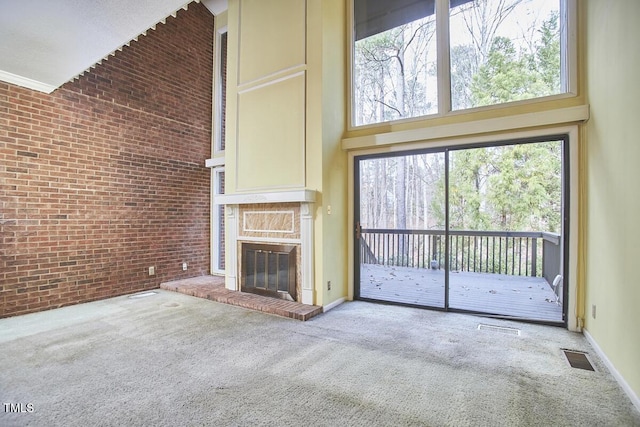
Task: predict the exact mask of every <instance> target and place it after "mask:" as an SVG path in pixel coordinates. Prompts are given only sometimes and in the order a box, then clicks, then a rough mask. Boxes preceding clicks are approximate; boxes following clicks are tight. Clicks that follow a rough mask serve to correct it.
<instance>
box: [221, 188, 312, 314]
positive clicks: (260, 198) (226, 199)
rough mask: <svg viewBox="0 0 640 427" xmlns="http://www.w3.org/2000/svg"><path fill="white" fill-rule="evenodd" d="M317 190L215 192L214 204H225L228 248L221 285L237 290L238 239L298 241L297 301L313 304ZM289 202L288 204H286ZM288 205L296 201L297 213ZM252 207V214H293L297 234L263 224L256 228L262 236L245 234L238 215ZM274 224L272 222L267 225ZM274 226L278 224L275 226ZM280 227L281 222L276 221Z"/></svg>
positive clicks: (241, 240)
mask: <svg viewBox="0 0 640 427" xmlns="http://www.w3.org/2000/svg"><path fill="white" fill-rule="evenodd" d="M316 196H317V191H315V190H304V189H303V190H289V191H277V192H262V193H234V194H219V195H215V196H214V198H213V200H214V204H215V205H223V206H225V216H226V219H225V221H226V233H225V239H226V241H227V245H228V246H227V247H228V251H227V252H226V257H227V258H226V266H227V267H226V275H225V285H226V287H227V289H230V290H234V291H238V290H240V277H239V275H238V272H239V271H241V268H242V266H241V265H240V264H239V263H240V262H241V261H240V260H239V259H238V253H239V251H240V244H241V243H242V242H254V243H255V242H265V243H272V244H273V243H275V244H298V245H300V250H301V253H300V265H299V267H300V285H301V287H300V291H301V295H300V301H299V302H302V303H303V304H309V305H313V304H314V302H315V301H314V299H315V298H314V269H313V263H314V238H313V237H314V236H313V225H314V214H315V203H316ZM287 204H289V207H287ZM290 204H296V205H297V207H296V208H295V209H297V212H298V214H297V215H296V214H295V213H293V212H289V210H290V209H291V208H290ZM252 209H255V214H256V215H259V214H269V213H270V212H271V213H275V214H277V215H285V216H286V215H292V218H294V217H296V216H297V220H296V222H297V226H294V227H293V228H297V229H298V231H297V235H294V236H292V237H290V236H288V235H287V234H288V233H290V232H293V231H294V230H290V231H289V230H283V229H281V228H276V229H273V230H271V229H269V227H268V226H267V225H265V226H264V227H259V230H249V231H252V232H253V231H258V232H259V233H265V234H262V235H257V236H256V235H255V234H246V233H245V231H246V230H245V231H243V228H244V220H245V217H244V216H243V218H240V213H241V212H245V215H246V212H247V211H248V210H249V211H251V210H252ZM271 225H276V224H271ZM276 227H278V226H277V225H276ZM280 227H281V224H280Z"/></svg>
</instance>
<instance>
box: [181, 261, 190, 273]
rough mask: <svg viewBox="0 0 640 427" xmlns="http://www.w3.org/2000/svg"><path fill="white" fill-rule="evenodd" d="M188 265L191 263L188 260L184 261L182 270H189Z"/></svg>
mask: <svg viewBox="0 0 640 427" xmlns="http://www.w3.org/2000/svg"><path fill="white" fill-rule="evenodd" d="M188 267H189V265H188V264H187V263H186V262H183V263H182V271H187V268H188Z"/></svg>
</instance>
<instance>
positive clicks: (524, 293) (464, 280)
mask: <svg viewBox="0 0 640 427" xmlns="http://www.w3.org/2000/svg"><path fill="white" fill-rule="evenodd" d="M360 277H361V280H360V297H361V298H367V299H373V300H380V301H389V302H397V303H403V304H413V305H421V306H429V307H439V308H444V271H443V270H427V269H422V268H420V269H418V268H408V267H387V266H381V265H374V264H363V265H361V274H360ZM449 308H451V309H459V310H469V311H476V312H482V313H487V314H494V315H501V316H510V317H517V318H522V319H527V320H538V321H546V322H562V305H561V304H557V303H556V296H555V294H554V293H553V290H552V289H551V287H550V286H549V285H548V284H547V282H546V280H545V279H543V278H539V277H522V276H508V275H504V274H488V273H469V272H451V273H450V274H449Z"/></svg>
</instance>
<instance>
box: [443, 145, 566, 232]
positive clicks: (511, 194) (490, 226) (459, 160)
mask: <svg viewBox="0 0 640 427" xmlns="http://www.w3.org/2000/svg"><path fill="white" fill-rule="evenodd" d="M561 177H562V142H561V141H550V142H543V143H532V144H515V145H506V146H499V147H487V148H476V149H466V150H460V151H452V152H451V153H450V168H449V221H450V227H451V228H452V229H454V230H455V229H457V230H501V231H548V232H558V231H559V230H560V222H561V200H562V186H561V183H562V178H561ZM437 185H438V189H437V191H436V196H435V197H434V199H433V200H432V206H431V207H432V209H433V211H434V212H435V215H436V217H437V219H438V225H439V227H442V228H443V227H444V218H445V216H444V215H445V212H444V177H442V178H441V180H440V181H439V182H438V184H437Z"/></svg>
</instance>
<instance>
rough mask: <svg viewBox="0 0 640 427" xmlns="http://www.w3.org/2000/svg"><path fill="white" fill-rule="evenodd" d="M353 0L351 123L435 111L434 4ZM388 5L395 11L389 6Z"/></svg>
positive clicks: (369, 121)
mask: <svg viewBox="0 0 640 427" xmlns="http://www.w3.org/2000/svg"><path fill="white" fill-rule="evenodd" d="M354 4H355V10H354V13H355V26H356V28H355V34H356V42H355V46H354V76H353V84H354V100H353V106H354V112H353V118H354V123H355V125H356V126H358V125H366V124H370V123H380V122H386V121H390V120H398V119H402V118H409V117H417V116H423V115H426V114H433V113H436V112H437V111H438V104H437V101H438V91H437V66H436V31H435V30H436V25H435V13H434V9H433V2H432V1H431V2H429V1H426V2H409V1H400V2H398V3H396V2H380V1H373V0H357V1H355V2H354ZM389 5H393V6H394V8H393V10H387V9H388V8H389ZM416 5H418V6H419V7H417V6H416ZM377 9H381V10H377Z"/></svg>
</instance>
